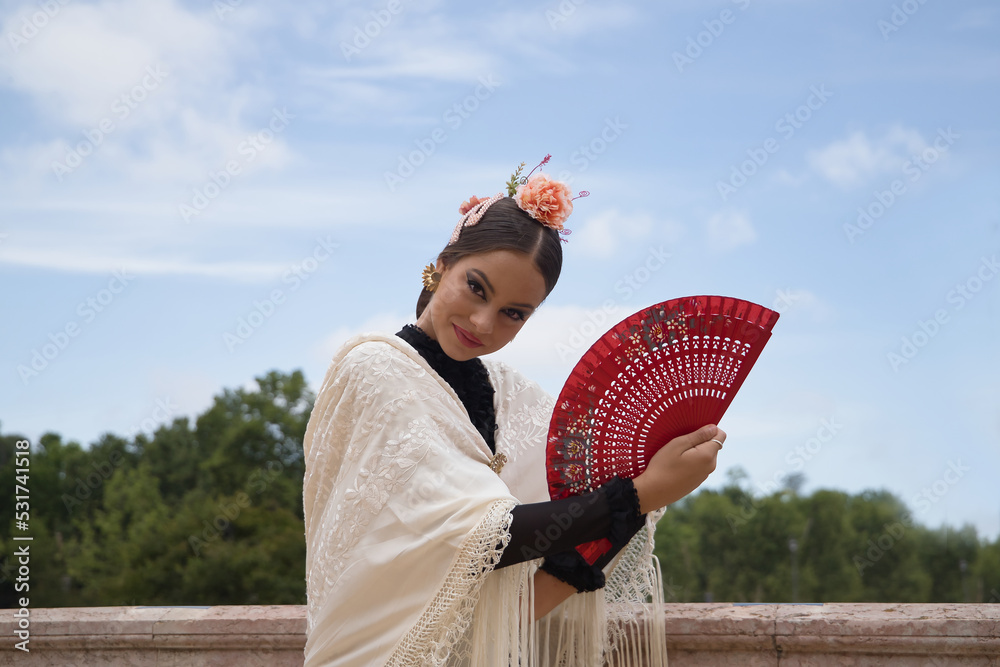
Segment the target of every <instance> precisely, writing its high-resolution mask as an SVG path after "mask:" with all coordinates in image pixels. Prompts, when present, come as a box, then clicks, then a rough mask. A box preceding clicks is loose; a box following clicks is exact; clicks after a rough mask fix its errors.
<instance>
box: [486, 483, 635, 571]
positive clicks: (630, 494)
mask: <svg viewBox="0 0 1000 667" xmlns="http://www.w3.org/2000/svg"><path fill="white" fill-rule="evenodd" d="M512 514H513V520H512V521H511V526H510V543H509V544H508V545H507V548H506V549H504V552H503V556H502V557H501V558H500V562H499V563H498V564H497V567H506V566H508V565H513V564H515V563H520V562H523V561H526V560H532V559H535V558H542V557H545V562H544V563H543V564H542V569H543V570H545V571H546V572H549V573H550V574H552V575H553V576H555V577H557V578H558V579H560V580H562V581H565V582H567V583H569V584H571V585H573V586H574V587H576V589H577V590H597V589H598V588H601V587H602V586H604V573H603V572H601V570H602V568H603V567H604V566H605V565H607V564H608V563H609V562H611V559H612V558H614V556H615V555H616V554H617V553H618V552H619V551H621V549H622V548H624V547H625V545H626V544H628V542H629V540H631V539H632V537H633V536H634V535H635V534H636V532H638V530H639V528H641V527H642V526H643V525H644V524H645V522H646V515H644V514H639V497H638V495H637V494H636V492H635V486H634V485H633V484H632V480H627V479H621V478H619V477H615V478H614V479H612V480H611V481H609V482H608V483H607V484H605V485H603V486H602V487H601V488H599V489H597V490H596V491H594V492H592V493H588V494H586V495H582V496H574V497H571V498H564V499H562V500H553V501H549V502H544V503H531V504H527V505H518V506H517V507H515V508H514V509H513V511H512ZM601 538H607V539H608V540H610V541H611V544H612V549H611V551H609V552H608V553H607V554H604V556H602V557H601V559H600V560H599V561H598V562H597V563H595V564H594V565H593V566H592V565H589V564H588V563H587V562H586V561H585V560H584V559H583V557H582V556H580V555H579V553H577V551H576V550H575V549H574V547H576V546H577V545H579V544H584V543H586V542H592V541H594V540H598V539H601Z"/></svg>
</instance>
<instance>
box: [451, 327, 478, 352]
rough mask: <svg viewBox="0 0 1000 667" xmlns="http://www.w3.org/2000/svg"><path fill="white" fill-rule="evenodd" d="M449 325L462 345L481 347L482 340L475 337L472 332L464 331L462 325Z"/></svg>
mask: <svg viewBox="0 0 1000 667" xmlns="http://www.w3.org/2000/svg"><path fill="white" fill-rule="evenodd" d="M451 326H453V327H454V328H455V337H456V338H458V341H459V342H460V343H461V344H462V345H464V346H466V347H482V346H483V341H481V340H479V339H478V338H476V337H475V336H473V335H472V334H470V333H469V332H468V331H466V330H465V329H463V328H462V327H460V326H458V325H457V324H452V325H451Z"/></svg>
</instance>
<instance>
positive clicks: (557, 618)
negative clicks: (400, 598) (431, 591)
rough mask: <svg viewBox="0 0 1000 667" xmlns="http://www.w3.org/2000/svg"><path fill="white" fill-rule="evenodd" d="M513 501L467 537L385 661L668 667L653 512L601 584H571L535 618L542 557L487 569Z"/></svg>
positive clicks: (488, 666)
mask: <svg viewBox="0 0 1000 667" xmlns="http://www.w3.org/2000/svg"><path fill="white" fill-rule="evenodd" d="M510 509H511V507H510V506H509V505H508V503H505V502H502V501H501V502H498V503H497V504H495V505H494V507H493V508H492V510H491V511H490V512H489V515H488V517H487V518H486V519H485V520H484V521H483V522H481V523H480V526H479V527H478V529H477V530H476V531H474V533H473V535H470V537H469V538H468V539H467V540H466V543H465V544H463V548H462V551H461V553H460V554H459V556H458V558H456V562H455V564H454V567H453V568H452V574H450V575H449V577H448V579H447V580H446V582H445V585H444V586H443V587H442V588H441V590H440V591H439V592H438V594H437V595H436V596H435V598H434V600H433V601H432V602H431V604H430V605H429V606H428V609H427V610H426V611H425V613H424V614H423V615H422V617H421V620H420V622H419V623H418V624H417V626H416V627H414V628H413V629H411V631H410V632H409V633H408V634H407V637H406V638H404V640H403V641H402V642H400V645H399V646H398V647H397V651H396V653H395V654H394V655H393V659H392V660H390V662H389V663H388V665H393V666H395V665H433V666H439V667H603V666H604V665H607V666H608V667H637V666H642V667H667V645H666V622H665V618H664V615H663V613H662V608H663V602H664V598H663V580H662V576H661V574H660V563H659V561H658V560H657V558H656V556H654V555H653V546H654V543H653V528H654V526H655V522H656V520H657V519H658V518H659V516H650V517H649V519H648V520H647V524H646V527H645V528H643V529H642V530H640V531H639V533H637V534H636V536H635V537H634V538H633V539H632V541H631V542H630V543H629V545H628V546H627V547H626V548H625V549H624V550H623V551H622V553H621V554H619V556H618V557H617V558H616V559H615V561H614V563H613V565H612V567H611V569H610V571H609V573H608V576H607V585H606V586H605V588H604V589H603V590H600V591H594V592H591V593H577V594H575V595H573V596H571V597H570V598H569V599H567V600H565V601H564V602H563V603H562V604H560V605H559V606H558V607H556V608H555V609H554V610H553V611H551V612H550V613H549V614H547V615H546V616H545V618H543V619H541V620H539V621H537V622H536V621H535V619H534V604H535V599H534V598H535V590H534V589H535V587H534V576H535V573H536V571H537V569H538V562H527V563H519V564H517V565H512V566H510V567H506V568H503V569H501V570H493V567H494V566H495V565H496V563H497V562H498V561H499V559H500V555H501V554H502V552H503V547H505V546H506V540H507V539H509V533H508V529H509V526H510V521H511V513H510ZM495 531H499V533H497V532H495ZM497 534H499V535H503V536H504V539H503V540H502V541H503V544H498V543H497V542H496V535H497Z"/></svg>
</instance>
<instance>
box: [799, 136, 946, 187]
mask: <svg viewBox="0 0 1000 667" xmlns="http://www.w3.org/2000/svg"><path fill="white" fill-rule="evenodd" d="M925 148H927V142H926V141H925V140H924V138H923V137H922V136H921V134H920V133H919V132H917V131H916V130H907V129H905V128H903V127H901V126H898V125H896V126H893V127H892V128H890V129H889V131H888V132H886V133H885V135H883V136H882V137H881V138H880V139H877V140H875V141H871V140H869V139H868V136H867V135H866V134H865V133H864V132H861V131H858V132H854V133H852V134H851V136H849V137H848V138H847V139H843V140H840V141H835V142H833V143H832V144H830V145H829V146H827V147H826V148H822V149H820V150H817V151H811V152H810V153H809V155H808V156H807V161H808V163H809V166H810V167H811V168H812V169H813V170H814V171H816V172H817V173H819V174H820V175H821V176H822V177H823V178H825V179H826V180H828V181H830V182H831V183H833V184H834V185H836V186H838V187H841V188H852V187H856V186H859V185H865V184H867V183H869V182H870V181H871V180H872V179H875V178H878V177H880V176H883V175H885V174H887V173H893V172H898V171H899V170H900V169H901V168H902V166H903V163H904V162H905V161H906V160H907V159H908V158H909V157H910V156H911V155H914V154H917V153H920V152H921V151H923V150H924V149H925Z"/></svg>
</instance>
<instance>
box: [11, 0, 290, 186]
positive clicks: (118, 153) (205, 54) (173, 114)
mask: <svg viewBox="0 0 1000 667" xmlns="http://www.w3.org/2000/svg"><path fill="white" fill-rule="evenodd" d="M33 11H34V9H33V8H31V7H30V6H29V7H25V8H22V9H21V10H19V11H15V12H13V13H12V14H10V15H9V17H8V18H7V20H5V21H4V27H3V30H4V31H7V30H8V28H16V27H17V26H18V25H19V21H20V17H21V16H23V15H25V14H30V13H32V12H33ZM254 16H255V13H254V12H245V13H242V14H241V17H240V19H241V20H236V18H235V17H228V18H231V19H233V20H220V19H219V18H218V17H217V16H216V15H215V13H214V12H212V11H205V12H203V13H194V12H191V11H188V10H187V9H185V8H184V7H183V6H181V5H180V4H179V3H177V2H175V0H135V1H132V2H124V1H122V0H104V1H103V2H99V3H96V4H82V3H70V4H66V5H62V4H61V3H60V9H59V11H58V13H56V14H55V15H54V16H53V17H52V18H51V19H50V20H49V21H48V23H47V24H46V25H45V26H44V27H43V28H41V29H40V30H38V33H37V34H36V35H34V36H33V37H32V38H31V39H30V40H29V41H28V42H27V43H25V44H24V45H22V46H21V48H19V49H18V50H17V51H16V52H14V51H13V50H11V49H0V76H2V77H3V78H4V79H6V81H5V84H6V87H9V88H11V89H14V90H16V91H19V92H20V93H22V94H24V95H26V96H27V97H28V98H29V99H30V100H31V103H32V104H33V106H34V107H36V108H37V109H38V110H39V111H40V112H41V115H42V117H43V118H44V120H45V122H46V124H47V125H49V126H51V127H55V128H56V130H55V132H56V133H57V137H56V138H53V139H49V140H47V141H41V142H38V141H37V140H36V142H35V143H33V144H22V145H19V146H16V147H13V148H8V149H7V150H5V151H4V155H3V156H2V157H3V161H2V164H3V165H4V166H8V165H11V163H14V164H23V163H22V162H21V161H20V160H21V158H22V157H26V158H27V163H28V164H29V165H30V172H29V174H27V175H26V174H25V173H24V172H23V170H21V169H15V168H9V169H6V170H5V171H9V172H10V173H12V174H13V175H14V176H15V177H17V178H20V179H21V180H22V181H28V182H29V183H30V179H31V178H35V179H38V180H39V181H40V182H41V183H45V181H46V180H48V181H51V180H52V179H53V178H54V177H55V176H56V174H55V173H54V171H53V167H52V164H53V161H55V160H59V161H61V162H67V161H68V160H79V156H76V157H73V156H71V151H73V150H74V149H76V150H78V151H79V153H80V154H82V155H83V156H84V157H83V160H82V161H81V162H78V163H77V164H79V165H80V166H79V167H78V168H74V169H72V170H71V171H70V173H68V174H65V173H64V178H72V179H79V178H81V176H83V175H84V174H85V173H86V172H89V171H98V172H100V173H105V172H113V173H119V174H124V175H125V176H126V177H127V178H128V179H130V180H132V181H139V182H142V181H146V182H149V183H158V184H164V183H167V184H170V183H184V184H187V183H197V182H198V181H200V180H204V179H205V178H206V174H207V172H208V171H209V170H210V169H211V170H218V169H219V168H221V167H222V166H223V165H225V163H226V162H227V161H228V160H229V159H232V158H233V157H234V156H235V155H236V154H237V151H238V149H239V146H240V145H241V142H243V141H245V140H246V139H247V137H248V135H249V134H250V133H255V134H256V133H257V132H258V131H260V130H262V129H264V128H267V125H268V122H269V120H270V115H271V109H272V107H275V106H277V104H278V103H277V102H276V101H275V100H274V99H272V96H271V93H270V92H268V91H265V90H262V89H260V88H258V87H255V86H253V85H249V84H244V85H236V84H234V82H233V80H232V79H233V72H234V71H235V70H236V65H237V62H238V61H239V60H240V59H241V58H243V57H246V56H247V55H248V53H251V52H252V49H254V48H255V46H254V43H255V42H254V40H253V39H252V36H251V35H250V34H248V33H249V31H250V30H251V28H252V25H251V24H252V23H253V19H254ZM292 113H294V110H292ZM294 122H295V121H292V123H294ZM50 131H51V130H50ZM290 159H291V155H290V151H289V149H288V147H287V144H286V143H285V142H284V140H283V138H282V137H280V136H279V137H277V138H276V139H274V140H273V141H271V142H270V143H269V144H268V145H267V147H266V150H262V151H259V158H258V159H256V161H254V162H253V163H252V164H251V163H249V162H248V161H245V160H244V162H246V163H245V164H243V165H242V167H243V168H244V169H245V170H247V171H249V170H253V169H257V168H260V167H272V168H281V167H283V166H284V165H286V164H287V163H288V162H289V161H290ZM67 164H69V165H70V166H71V167H75V166H76V165H73V164H72V163H67ZM43 165H44V167H45V168H44V169H42V166H43ZM43 179H44V180H43Z"/></svg>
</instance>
